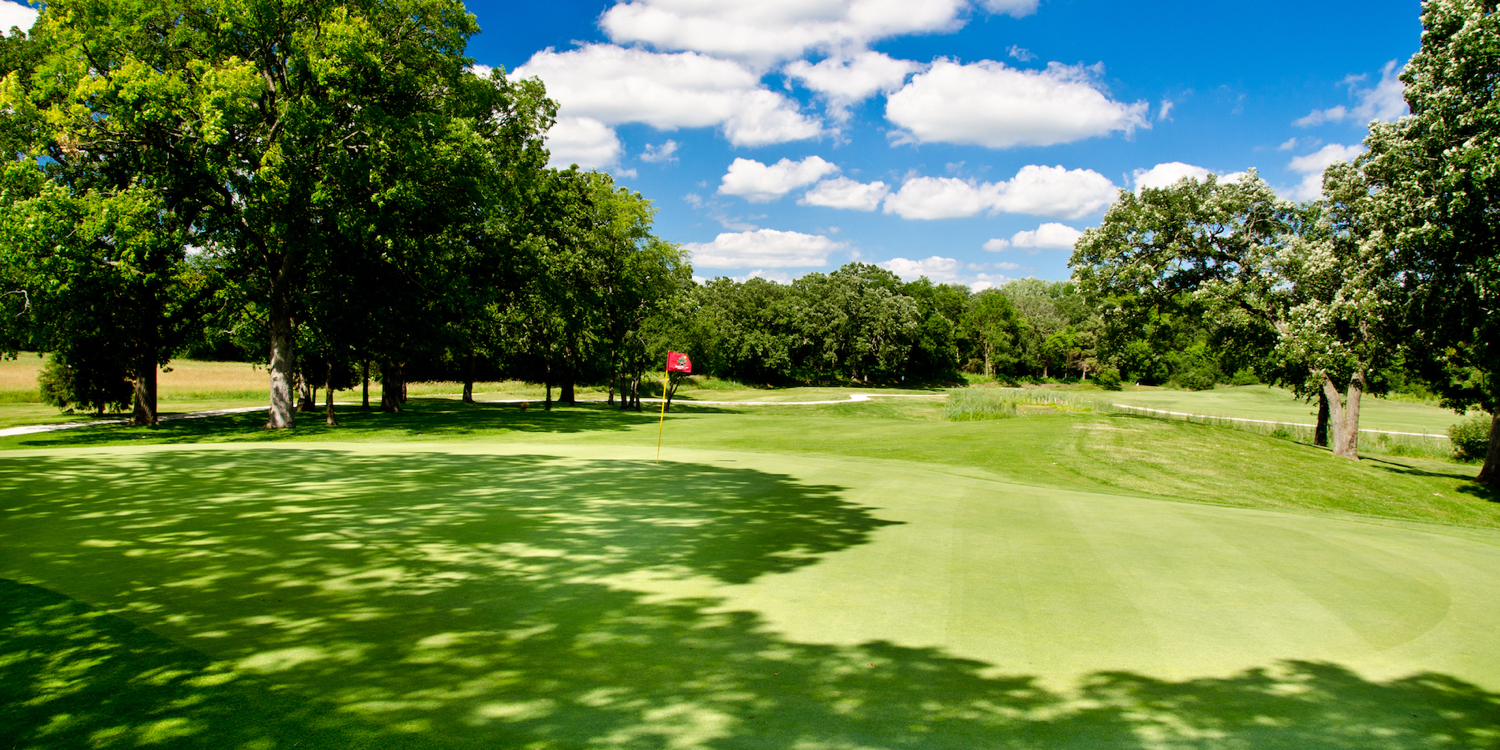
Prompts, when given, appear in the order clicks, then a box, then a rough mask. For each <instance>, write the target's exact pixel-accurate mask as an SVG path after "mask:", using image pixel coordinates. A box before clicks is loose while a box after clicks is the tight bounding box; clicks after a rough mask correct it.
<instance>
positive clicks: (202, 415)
mask: <svg viewBox="0 0 1500 750" xmlns="http://www.w3.org/2000/svg"><path fill="white" fill-rule="evenodd" d="M946 395H947V394H944V393H875V394H870V395H866V394H863V393H856V394H854V395H852V396H850V397H849V398H846V399H838V400H834V401H697V400H689V399H678V400H677V403H679V404H684V405H687V404H706V405H709V406H817V405H820V404H850V403H858V402H860V401H869V400H870V399H871V398H934V397H941V396H946ZM578 400H579V401H582V402H591V403H600V404H602V403H605V399H602V398H593V399H583V398H581V399H578ZM537 401H538V399H534V398H506V399H498V400H492V401H480V402H478V403H481V404H521V403H534V402H537ZM641 401H642V402H651V403H660V402H661V399H659V398H642V399H641ZM337 405H338V406H353V404H337ZM267 408H269V407H265V406H243V407H240V408H238V409H215V410H213V411H195V412H188V413H185V414H163V415H161V417H160V419H161V421H163V422H168V421H172V420H177V419H206V418H208V417H220V416H224V415H226V414H243V413H245V412H252V411H265V410H266V409H267ZM129 423H130V420H128V419H93V420H89V421H87V422H63V423H61V424H33V425H26V426H24V427H7V428H5V429H3V430H0V437H11V436H12V435H32V434H35V433H38V432H54V431H56V430H72V429H77V428H79V427H95V426H98V425H110V424H129Z"/></svg>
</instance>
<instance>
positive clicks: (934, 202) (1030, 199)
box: [885, 164, 1118, 219]
mask: <svg viewBox="0 0 1500 750" xmlns="http://www.w3.org/2000/svg"><path fill="white" fill-rule="evenodd" d="M1117 192H1118V189H1117V188H1116V187H1115V185H1114V183H1112V182H1110V181H1109V178H1107V177H1105V176H1104V175H1102V174H1099V173H1098V172H1095V171H1093V170H1091V169H1073V170H1069V169H1066V168H1064V167H1060V166H1059V167H1041V166H1037V165H1035V164H1032V165H1028V166H1025V167H1022V168H1021V170H1020V171H1019V172H1017V173H1016V176H1015V177H1012V178H1011V179H1009V180H1006V181H1005V182H998V183H992V182H977V181H975V180H961V179H958V178H956V177H915V178H912V179H910V180H907V181H906V182H905V183H904V184H902V185H901V189H900V190H899V191H897V192H896V193H895V194H893V195H891V196H890V197H888V198H886V200H885V212H886V213H888V214H896V215H897V216H900V217H901V218H903V219H954V218H962V217H968V216H977V215H978V214H980V213H983V212H986V211H988V212H989V213H992V214H993V213H997V212H1004V213H1013V214H1031V215H1033V216H1056V217H1058V218H1063V219H1079V218H1082V217H1084V216H1088V215H1090V214H1092V213H1095V212H1097V211H1099V210H1100V209H1102V208H1104V207H1105V206H1108V205H1109V204H1110V203H1112V202H1113V201H1114V199H1115V195H1116V193H1117Z"/></svg>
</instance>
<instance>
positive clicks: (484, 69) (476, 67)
mask: <svg viewBox="0 0 1500 750" xmlns="http://www.w3.org/2000/svg"><path fill="white" fill-rule="evenodd" d="M0 2H4V0H0ZM9 4H10V3H8V2H4V4H0V18H3V17H4V16H3V14H4V12H5V5H9ZM469 70H471V71H473V72H474V75H476V76H479V77H480V78H489V77H490V73H493V72H494V71H495V68H494V67H493V66H490V65H481V64H479V63H474V64H473V65H470V66H469Z"/></svg>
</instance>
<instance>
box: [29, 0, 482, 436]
mask: <svg viewBox="0 0 1500 750" xmlns="http://www.w3.org/2000/svg"><path fill="white" fill-rule="evenodd" d="M37 28H38V29H39V31H38V33H39V34H40V35H42V36H44V37H45V38H46V39H47V43H48V56H47V59H46V60H45V61H44V62H43V63H42V66H43V68H44V69H45V70H46V71H47V72H48V75H47V76H45V77H44V76H38V77H37V80H38V81H41V80H46V81H47V85H48V86H49V87H50V88H49V89H47V90H43V91H39V92H38V96H40V97H41V98H43V99H45V100H46V101H47V103H48V106H51V107H52V110H53V112H54V115H53V116H52V117H51V120H49V122H51V121H56V122H58V123H61V124H59V125H57V126H56V127H57V128H58V129H59V130H61V131H63V132H65V133H67V134H68V135H69V139H68V140H66V141H61V140H60V141H59V148H58V151H59V153H60V154H61V155H62V156H64V157H67V156H69V155H70V154H71V153H73V152H74V151H78V152H80V153H83V154H85V155H88V156H89V157H90V158H99V159H101V160H103V161H104V162H105V163H107V164H109V165H111V168H112V169H113V168H114V165H118V168H119V171H120V173H129V174H136V175H150V176H152V179H153V180H154V181H155V183H154V185H153V187H154V188H155V189H156V191H157V192H158V194H161V195H164V196H166V198H167V201H168V205H167V206H166V211H167V212H168V214H169V215H170V216H171V217H173V219H174V221H175V222H176V223H177V224H178V225H179V226H181V227H190V228H193V229H194V230H195V231H199V232H203V233H204V234H205V235H206V237H205V241H204V242H203V246H205V247H208V248H209V249H210V250H212V251H213V252H216V253H218V254H219V255H220V257H221V259H222V261H223V268H224V271H225V273H226V275H227V276H228V277H230V278H232V279H234V280H235V281H236V282H237V284H238V285H239V287H240V288H241V289H243V290H244V291H245V292H246V293H247V294H249V295H251V301H252V302H253V303H254V304H255V306H256V307H257V308H258V310H260V311H261V312H263V314H264V316H265V328H266V330H267V331H268V336H269V339H270V342H269V343H270V346H269V362H270V366H269V368H268V370H269V372H270V405H271V409H270V417H269V420H268V422H267V427H271V428H286V427H291V426H292V425H293V424H294V418H293V415H292V398H291V393H292V380H293V376H294V372H295V370H296V364H295V359H296V351H295V345H296V340H297V336H296V331H295V328H296V326H297V320H298V318H299V316H304V315H305V310H304V309H303V308H302V307H300V305H302V304H303V301H304V300H303V296H304V293H305V291H306V290H307V287H308V284H309V283H310V280H311V279H312V278H313V277H314V275H315V274H314V272H313V270H314V269H313V268H311V267H310V265H311V264H312V261H313V259H314V258H315V256H316V255H317V249H318V248H321V247H324V246H325V245H326V244H327V243H329V242H331V241H337V240H338V239H339V238H341V237H346V236H347V235H348V234H349V233H350V230H354V233H355V234H359V233H361V232H362V231H364V230H366V229H368V226H367V227H360V226H358V225H357V224H356V225H354V226H351V225H350V221H351V219H353V220H359V219H367V218H370V217H384V219H385V221H382V222H377V225H376V227H375V229H374V232H373V234H374V235H376V236H378V237H379V238H380V239H383V240H385V242H384V243H381V242H372V243H370V244H368V245H363V246H362V247H361V249H362V250H364V251H365V252H366V253H367V255H366V256H365V257H366V258H370V259H375V258H379V257H380V254H381V253H383V252H389V251H392V250H397V251H399V250H401V249H402V247H403V245H404V247H408V248H409V247H412V246H414V245H413V243H416V242H420V240H418V239H416V238H411V237H402V236H398V235H396V234H393V233H392V232H391V231H390V229H391V227H392V226H394V225H395V224H396V222H393V221H391V219H392V217H393V216H394V213H393V212H390V211H385V212H382V211H381V207H382V206H386V205H394V206H400V207H403V208H405V207H410V206H411V205H412V203H411V201H409V200H405V198H406V197H407V196H405V195H404V194H403V191H409V190H411V189H413V188H415V187H418V185H417V183H414V182H413V181H411V180H402V179H394V180H387V179H382V175H383V174H386V173H390V168H391V166H392V165H393V164H398V163H399V162H400V157H403V156H409V155H413V154H416V153H418V152H419V151H421V150H422V149H431V150H432V152H433V153H435V154H439V155H446V153H447V152H448V149H449V148H451V147H452V146H454V145H455V144H462V143H464V142H465V141H467V140H470V139H475V138H479V137H483V132H482V131H483V130H484V128H485V127H486V124H485V123H487V122H488V121H489V119H490V118H486V117H476V116H475V115H476V113H475V112H474V111H472V110H463V109H462V108H456V107H454V106H452V102H453V100H454V99H455V98H464V97H467V96H471V95H472V94H473V93H474V92H475V91H476V89H477V88H478V87H479V86H480V85H481V83H480V81H481V79H479V78H478V77H477V76H475V75H474V74H473V73H472V72H470V71H469V66H470V64H471V61H470V60H468V59H467V58H465V57H463V54H462V53H463V49H464V45H465V42H466V40H467V38H468V37H469V36H470V35H472V34H473V33H475V32H476V31H477V27H476V25H475V23H474V19H473V17H472V16H470V15H469V14H468V13H466V12H464V10H463V7H462V5H461V3H460V2H458V0H352V1H350V2H344V3H325V2H315V1H314V0H267V1H266V2H255V3H230V4H227V5H225V4H221V3H206V2H203V1H202V0H168V1H166V2H158V1H157V0H106V1H99V0H58V1H57V2H51V3H48V4H47V6H46V7H45V9H44V10H43V12H42V15H41V17H40V18H39V20H38V22H37ZM485 81H486V82H484V83H483V85H485V86H488V87H489V89H491V90H493V91H495V92H497V95H496V96H494V97H491V98H490V100H489V101H491V102H492V103H493V104H494V105H495V106H494V107H492V110H493V114H495V115H497V116H498V117H496V118H494V119H499V120H502V121H503V120H504V119H506V118H505V117H503V115H505V114H506V97H505V96H504V92H503V89H504V88H505V86H506V84H504V83H503V79H495V78H493V77H492V78H490V79H485ZM38 106H40V105H38ZM105 146H107V147H108V148H107V149H106V148H104V147H105ZM449 163H452V162H449ZM394 174H396V175H397V176H399V175H403V174H411V173H410V172H408V171H404V170H401V169H398V170H396V172H395V173H394ZM427 205H428V206H432V205H436V204H434V203H432V202H431V201H428V202H427ZM416 218H418V219H420V218H421V217H420V215H418V216H417V217H416ZM364 233H366V234H371V232H368V231H364ZM372 291H373V290H372Z"/></svg>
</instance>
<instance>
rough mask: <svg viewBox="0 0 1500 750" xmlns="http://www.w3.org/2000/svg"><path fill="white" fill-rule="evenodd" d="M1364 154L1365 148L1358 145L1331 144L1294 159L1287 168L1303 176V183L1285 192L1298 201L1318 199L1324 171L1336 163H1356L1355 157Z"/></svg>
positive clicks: (1287, 195)
mask: <svg viewBox="0 0 1500 750" xmlns="http://www.w3.org/2000/svg"><path fill="white" fill-rule="evenodd" d="M1364 152H1365V147H1364V146H1362V145H1360V144H1357V143H1356V144H1354V145H1353V146H1344V145H1341V144H1338V143H1330V144H1328V145H1327V146H1324V147H1323V148H1320V149H1318V150H1317V151H1314V152H1312V153H1310V154H1306V155H1303V156H1297V157H1294V158H1293V159H1292V160H1291V161H1290V162H1288V163H1287V165H1286V168H1287V169H1290V170H1291V171H1293V172H1296V173H1297V174H1300V175H1302V182H1300V183H1298V184H1297V185H1296V187H1293V188H1291V189H1289V190H1285V191H1283V192H1284V193H1286V197H1288V198H1290V199H1292V200H1297V201H1307V200H1312V199H1314V198H1317V197H1319V196H1321V195H1322V194H1323V170H1325V169H1327V168H1328V167H1329V165H1332V164H1334V163H1336V162H1341V161H1354V157H1356V156H1359V155H1360V154H1362V153H1364Z"/></svg>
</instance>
